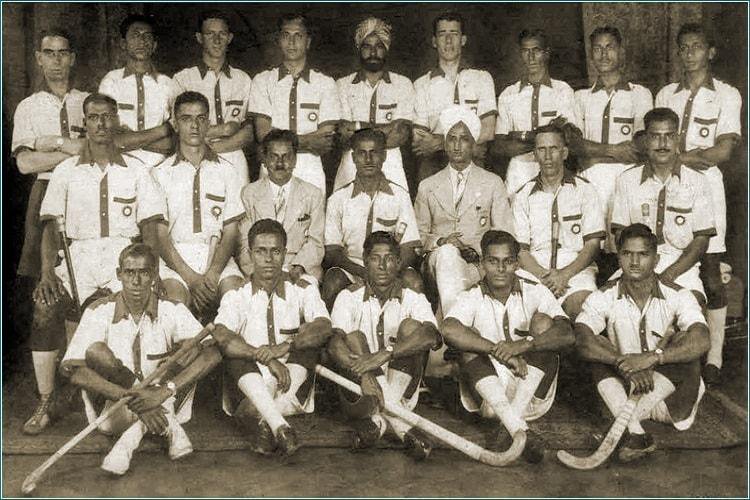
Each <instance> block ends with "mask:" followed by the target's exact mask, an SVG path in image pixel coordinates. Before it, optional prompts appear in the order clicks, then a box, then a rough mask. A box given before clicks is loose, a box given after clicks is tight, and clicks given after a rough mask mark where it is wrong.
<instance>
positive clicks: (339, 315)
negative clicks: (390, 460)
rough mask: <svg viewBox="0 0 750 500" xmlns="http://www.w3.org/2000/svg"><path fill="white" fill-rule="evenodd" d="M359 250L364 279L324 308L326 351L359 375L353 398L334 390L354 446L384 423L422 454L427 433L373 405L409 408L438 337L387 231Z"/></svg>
mask: <svg viewBox="0 0 750 500" xmlns="http://www.w3.org/2000/svg"><path fill="white" fill-rule="evenodd" d="M363 250H364V264H365V268H366V270H367V279H366V282H365V283H362V284H354V285H351V286H350V287H348V288H346V289H344V290H342V291H341V292H340V293H339V295H338V296H337V297H336V302H335V304H334V306H333V312H332V313H331V318H332V323H333V327H334V332H335V333H334V337H333V338H332V339H331V342H330V344H329V348H328V351H329V353H330V354H331V357H332V358H333V360H334V362H335V363H336V365H337V366H338V367H340V368H341V369H343V370H344V372H345V374H346V375H347V376H349V377H350V378H353V379H355V380H357V381H359V382H360V385H361V387H362V394H363V396H362V397H361V398H360V397H357V398H354V397H353V396H352V395H350V393H347V392H344V391H341V392H340V396H341V397H340V400H341V405H342V409H343V410H344V412H345V413H346V414H347V415H348V416H349V417H350V418H351V419H352V422H353V425H354V427H355V431H356V435H355V442H354V446H355V448H365V447H370V446H373V445H374V444H375V442H376V441H377V440H378V439H380V438H381V437H382V436H383V434H385V431H386V430H387V428H388V426H390V428H391V429H392V430H393V432H394V433H395V434H396V436H398V437H399V438H400V439H401V440H403V441H404V442H405V443H406V446H407V451H408V453H409V454H410V455H411V456H413V457H414V458H415V459H424V458H427V456H428V455H429V453H430V450H431V444H430V442H429V440H428V439H427V437H426V436H425V435H424V434H423V433H422V432H420V431H418V430H416V429H412V428H411V425H410V424H408V423H406V422H404V421H403V420H401V419H399V418H397V417H394V416H390V415H385V414H384V413H381V412H380V411H379V409H378V406H380V407H381V408H382V406H383V403H384V401H385V400H387V401H389V402H391V403H395V404H401V405H403V406H405V407H406V408H408V409H409V410H412V409H414V407H415V406H416V405H417V399H418V398H419V392H418V390H417V389H418V388H419V384H420V382H421V380H422V374H423V372H424V366H425V363H426V361H427V353H428V352H429V349H430V348H431V347H432V348H436V347H439V346H440V345H441V340H440V333H439V332H438V330H437V327H436V326H435V324H436V321H435V316H434V315H433V314H432V309H431V308H430V303H429V302H428V301H427V298H426V297H425V296H424V295H423V294H421V293H418V292H415V291H413V290H411V289H408V288H405V287H404V284H403V283H402V281H401V280H400V279H399V278H398V274H399V269H401V258H400V251H399V244H398V242H397V241H396V239H395V238H394V237H393V235H391V234H390V233H387V232H385V231H375V232H373V233H371V234H370V235H369V236H367V238H366V239H365V242H364V248H363Z"/></svg>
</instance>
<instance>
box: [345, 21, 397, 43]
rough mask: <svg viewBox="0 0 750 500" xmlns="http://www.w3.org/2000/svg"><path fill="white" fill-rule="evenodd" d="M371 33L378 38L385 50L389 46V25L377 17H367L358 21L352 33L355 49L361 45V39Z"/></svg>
mask: <svg viewBox="0 0 750 500" xmlns="http://www.w3.org/2000/svg"><path fill="white" fill-rule="evenodd" d="M373 33H374V34H375V35H377V37H378V38H380V41H381V42H383V45H385V49H386V50H388V49H390V48H391V26H390V25H389V24H388V23H386V22H385V21H383V20H382V19H378V18H377V17H368V18H367V19H365V20H364V21H362V22H361V23H359V25H358V26H357V32H356V33H355V34H354V44H355V45H356V46H357V49H359V47H360V46H361V45H362V41H363V40H364V39H365V38H367V37H368V36H370V35H371V34H373Z"/></svg>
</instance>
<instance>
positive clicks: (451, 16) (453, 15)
mask: <svg viewBox="0 0 750 500" xmlns="http://www.w3.org/2000/svg"><path fill="white" fill-rule="evenodd" d="M440 21H448V22H456V23H458V26H459V29H460V30H461V34H462V35H465V34H466V31H464V18H463V16H462V15H461V14H459V13H458V12H456V11H453V10H449V11H447V12H443V13H442V14H439V15H438V16H437V17H436V18H435V19H433V20H432V36H437V27H438V23H439V22H440Z"/></svg>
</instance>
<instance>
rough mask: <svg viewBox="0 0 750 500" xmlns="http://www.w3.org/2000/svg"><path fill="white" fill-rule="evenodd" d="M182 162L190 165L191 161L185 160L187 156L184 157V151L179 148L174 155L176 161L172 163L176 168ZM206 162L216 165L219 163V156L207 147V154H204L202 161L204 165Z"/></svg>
mask: <svg viewBox="0 0 750 500" xmlns="http://www.w3.org/2000/svg"><path fill="white" fill-rule="evenodd" d="M181 161H187V162H188V163H190V162H189V160H188V159H187V158H185V156H183V154H182V151H181V150H180V148H179V147H178V148H177V152H176V153H175V155H174V161H173V162H172V166H173V167H174V166H175V165H177V164H178V163H180V162H181ZM204 161H212V162H214V163H218V162H219V155H218V154H217V153H216V152H215V151H214V150H213V149H211V148H209V147H208V146H207V147H206V152H205V153H203V158H202V159H201V164H203V162H204Z"/></svg>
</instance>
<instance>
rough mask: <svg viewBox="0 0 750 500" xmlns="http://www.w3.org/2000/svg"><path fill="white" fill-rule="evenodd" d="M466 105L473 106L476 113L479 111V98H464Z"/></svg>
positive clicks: (472, 108)
mask: <svg viewBox="0 0 750 500" xmlns="http://www.w3.org/2000/svg"><path fill="white" fill-rule="evenodd" d="M464 105H465V106H468V107H469V108H471V110H472V111H473V112H474V113H479V99H464Z"/></svg>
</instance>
